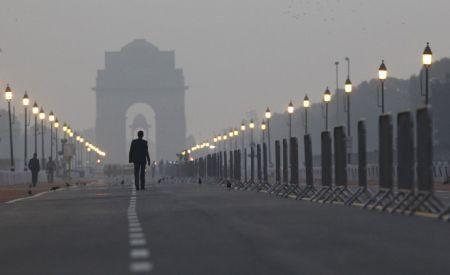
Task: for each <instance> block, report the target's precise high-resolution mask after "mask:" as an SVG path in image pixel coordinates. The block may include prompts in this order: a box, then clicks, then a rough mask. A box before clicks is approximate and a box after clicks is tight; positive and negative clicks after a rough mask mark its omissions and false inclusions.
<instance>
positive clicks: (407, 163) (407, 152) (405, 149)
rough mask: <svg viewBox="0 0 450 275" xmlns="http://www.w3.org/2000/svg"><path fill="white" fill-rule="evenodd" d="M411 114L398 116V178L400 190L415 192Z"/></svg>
mask: <svg viewBox="0 0 450 275" xmlns="http://www.w3.org/2000/svg"><path fill="white" fill-rule="evenodd" d="M413 127H414V125H413V120H412V116H411V113H410V112H402V113H399V114H398V115H397V170H398V173H397V177H398V183H397V184H398V189H400V190H411V191H412V190H413V187H414V185H413V183H414V131H413Z"/></svg>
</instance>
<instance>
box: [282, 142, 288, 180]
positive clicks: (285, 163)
mask: <svg viewBox="0 0 450 275" xmlns="http://www.w3.org/2000/svg"><path fill="white" fill-rule="evenodd" d="M283 183H288V154H287V140H286V139H285V138H284V139H283Z"/></svg>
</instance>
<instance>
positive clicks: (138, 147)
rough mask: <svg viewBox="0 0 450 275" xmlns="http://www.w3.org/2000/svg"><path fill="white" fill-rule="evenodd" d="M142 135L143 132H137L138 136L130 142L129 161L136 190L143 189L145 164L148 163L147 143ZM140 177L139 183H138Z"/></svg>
mask: <svg viewBox="0 0 450 275" xmlns="http://www.w3.org/2000/svg"><path fill="white" fill-rule="evenodd" d="M143 137H144V132H143V131H139V132H138V138H137V139H134V140H133V141H132V142H131V146H130V154H129V162H130V163H133V164H134V185H135V186H136V190H139V189H141V190H144V189H145V165H146V164H148V165H150V155H149V153H148V144H147V141H146V140H145V139H143ZM139 179H140V183H141V184H140V185H139Z"/></svg>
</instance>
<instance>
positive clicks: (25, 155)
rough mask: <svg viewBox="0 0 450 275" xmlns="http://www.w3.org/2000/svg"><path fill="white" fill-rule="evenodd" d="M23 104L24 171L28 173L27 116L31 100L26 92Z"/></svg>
mask: <svg viewBox="0 0 450 275" xmlns="http://www.w3.org/2000/svg"><path fill="white" fill-rule="evenodd" d="M22 104H23V107H24V112H23V113H24V151H23V152H24V154H23V162H24V165H23V170H24V171H28V167H27V158H28V157H27V149H28V139H27V128H28V119H27V115H28V105H30V99H29V98H28V94H27V92H26V91H25V94H24V95H23V98H22Z"/></svg>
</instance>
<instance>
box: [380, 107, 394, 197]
mask: <svg viewBox="0 0 450 275" xmlns="http://www.w3.org/2000/svg"><path fill="white" fill-rule="evenodd" d="M378 139H379V140H378V142H379V152H378V154H379V156H378V167H379V169H380V173H379V177H380V178H379V182H380V188H384V189H392V187H393V181H394V180H393V168H394V159H393V130H392V116H391V115H390V114H382V115H381V116H380V118H379V136H378Z"/></svg>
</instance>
